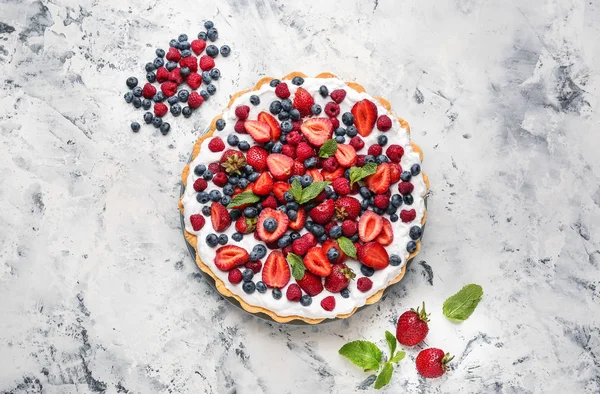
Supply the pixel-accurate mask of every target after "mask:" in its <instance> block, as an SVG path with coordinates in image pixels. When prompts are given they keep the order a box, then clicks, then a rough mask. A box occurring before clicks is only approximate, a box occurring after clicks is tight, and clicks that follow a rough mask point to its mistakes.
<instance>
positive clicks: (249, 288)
mask: <svg viewBox="0 0 600 394" xmlns="http://www.w3.org/2000/svg"><path fill="white" fill-rule="evenodd" d="M242 289H243V290H244V292H245V293H248V294H252V293H254V290H256V285H255V284H254V282H244V284H243V285H242Z"/></svg>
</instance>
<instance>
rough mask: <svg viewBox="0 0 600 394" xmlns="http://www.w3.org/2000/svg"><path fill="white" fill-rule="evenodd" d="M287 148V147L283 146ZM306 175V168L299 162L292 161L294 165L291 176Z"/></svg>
mask: <svg viewBox="0 0 600 394" xmlns="http://www.w3.org/2000/svg"><path fill="white" fill-rule="evenodd" d="M284 146H289V145H284ZM304 174H306V167H304V163H302V162H301V161H298V160H296V161H294V165H293V166H292V175H304Z"/></svg>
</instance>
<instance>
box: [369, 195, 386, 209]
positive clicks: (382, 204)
mask: <svg viewBox="0 0 600 394" xmlns="http://www.w3.org/2000/svg"><path fill="white" fill-rule="evenodd" d="M373 204H374V205H375V206H376V207H377V208H381V209H386V208H387V207H388V205H390V198H389V197H388V196H386V195H385V194H378V195H376V196H375V198H374V199H373Z"/></svg>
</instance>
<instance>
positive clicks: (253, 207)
mask: <svg viewBox="0 0 600 394" xmlns="http://www.w3.org/2000/svg"><path fill="white" fill-rule="evenodd" d="M422 160H423V153H422V151H421V149H420V148H419V147H418V146H417V145H416V144H415V143H413V142H411V140H410V127H409V126H408V123H407V122H406V121H404V120H403V119H401V118H399V117H397V116H395V115H393V114H392V113H391V111H390V103H389V102H388V101H387V100H385V99H383V98H381V97H372V96H370V95H368V94H367V93H366V92H365V90H364V88H363V87H362V86H360V85H358V84H356V83H353V82H344V81H342V80H340V79H338V78H337V77H335V76H334V75H332V74H329V73H323V74H319V75H317V76H316V77H314V78H309V77H306V76H305V75H304V74H301V73H292V74H290V75H288V76H286V77H284V78H282V79H281V80H278V79H272V78H263V79H261V80H260V81H259V82H258V83H257V84H256V86H255V87H254V88H253V89H252V90H248V91H242V92H239V93H237V94H235V95H234V96H233V98H232V99H231V101H230V102H229V106H228V108H227V109H226V110H225V111H224V112H223V114H222V115H220V116H217V117H216V118H215V119H213V121H212V123H211V125H210V130H209V132H208V133H207V134H206V135H203V136H202V137H200V138H199V139H198V141H197V142H196V144H195V145H194V149H193V153H192V161H191V162H190V163H189V164H188V165H186V166H185V168H184V170H183V174H182V180H183V183H184V185H185V186H186V188H185V192H184V194H183V196H182V198H181V200H180V203H179V207H180V210H181V212H182V214H183V216H184V221H185V237H186V239H187V241H188V242H189V243H190V244H191V245H192V246H193V247H194V248H195V249H196V252H197V253H196V256H197V257H196V263H197V265H198V266H199V267H200V269H202V271H204V272H205V273H207V274H208V275H210V276H211V277H213V278H214V280H215V283H216V287H217V289H218V291H219V292H220V293H221V294H223V295H224V296H227V297H234V298H235V299H237V301H239V303H240V304H241V306H242V307H243V308H244V309H245V310H247V311H249V312H251V313H259V312H260V313H265V314H267V315H269V316H270V317H271V318H273V319H274V320H276V321H278V322H282V323H285V322H289V321H292V320H295V319H297V320H302V321H304V322H306V323H310V324H316V323H319V322H321V321H323V320H325V319H331V318H346V317H349V316H351V315H352V314H353V313H354V312H355V311H356V310H357V309H358V308H359V307H361V306H363V305H366V304H373V303H375V302H377V301H378V300H379V299H380V298H381V296H382V294H383V291H384V290H385V289H386V288H387V287H388V286H390V285H392V284H394V283H396V282H398V281H400V279H402V277H403V276H404V273H405V271H406V263H407V261H408V260H410V259H411V258H413V257H414V256H415V255H416V254H417V253H418V252H419V249H420V245H421V242H420V238H421V235H422V227H423V225H424V224H425V219H426V209H425V200H424V199H425V196H426V195H427V192H428V188H429V182H428V179H427V176H426V175H425V173H423V172H422V170H421V161H422Z"/></svg>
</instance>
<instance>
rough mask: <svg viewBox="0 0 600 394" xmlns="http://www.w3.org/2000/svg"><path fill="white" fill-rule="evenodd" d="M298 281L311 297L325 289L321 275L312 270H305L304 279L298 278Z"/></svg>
mask: <svg viewBox="0 0 600 394" xmlns="http://www.w3.org/2000/svg"><path fill="white" fill-rule="evenodd" d="M296 282H297V283H298V286H300V288H301V289H302V290H304V292H305V293H306V294H308V295H309V296H311V297H314V296H316V295H317V294H320V293H321V292H322V291H323V282H322V279H321V277H320V276H317V275H315V274H313V273H312V272H310V271H304V276H303V277H302V279H299V280H298V279H296Z"/></svg>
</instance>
